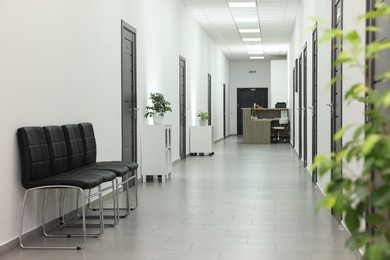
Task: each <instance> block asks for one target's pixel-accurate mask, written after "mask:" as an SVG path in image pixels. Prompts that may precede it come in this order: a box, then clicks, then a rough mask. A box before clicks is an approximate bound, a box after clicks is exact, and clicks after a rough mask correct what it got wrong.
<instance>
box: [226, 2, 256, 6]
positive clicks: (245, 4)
mask: <svg viewBox="0 0 390 260" xmlns="http://www.w3.org/2000/svg"><path fill="white" fill-rule="evenodd" d="M229 7H256V2H229Z"/></svg>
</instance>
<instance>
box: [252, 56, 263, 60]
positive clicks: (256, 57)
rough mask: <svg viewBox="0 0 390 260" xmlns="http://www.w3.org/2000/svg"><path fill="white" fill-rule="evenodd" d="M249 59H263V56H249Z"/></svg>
mask: <svg viewBox="0 0 390 260" xmlns="http://www.w3.org/2000/svg"><path fill="white" fill-rule="evenodd" d="M249 59H251V60H264V57H263V56H251V57H249Z"/></svg>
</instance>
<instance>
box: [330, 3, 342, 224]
mask: <svg viewBox="0 0 390 260" xmlns="http://www.w3.org/2000/svg"><path fill="white" fill-rule="evenodd" d="M332 4H333V6H332V28H335V29H340V30H342V29H343V0H332ZM342 49H343V42H342V39H340V38H337V39H333V40H332V68H331V71H332V79H335V78H338V80H337V81H335V82H334V83H333V84H332V86H331V104H330V108H331V136H330V138H331V139H330V140H331V152H334V153H336V154H337V153H338V152H340V150H341V147H342V144H343V141H342V138H340V139H339V140H337V141H334V136H335V135H336V133H337V131H339V130H340V129H341V128H342V127H343V82H342V75H343V66H342V65H341V64H336V60H337V58H338V56H339V55H340V53H341V52H342ZM333 175H334V174H333V172H332V174H331V176H332V178H333ZM332 214H333V215H334V216H335V217H336V219H337V220H338V221H339V222H341V219H342V215H341V214H340V213H339V212H336V211H335V210H334V209H332Z"/></svg>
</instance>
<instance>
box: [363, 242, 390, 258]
mask: <svg viewBox="0 0 390 260" xmlns="http://www.w3.org/2000/svg"><path fill="white" fill-rule="evenodd" d="M389 258H390V244H389V243H388V242H385V241H381V242H377V243H375V244H370V245H369V246H368V247H367V249H366V251H365V253H364V256H363V259H364V260H387V259H389Z"/></svg>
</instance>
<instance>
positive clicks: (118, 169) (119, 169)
mask: <svg viewBox="0 0 390 260" xmlns="http://www.w3.org/2000/svg"><path fill="white" fill-rule="evenodd" d="M82 169H85V170H96V171H99V170H100V171H102V170H103V171H111V172H113V173H114V174H115V175H116V177H123V176H125V175H126V174H128V173H129V169H128V168H127V167H126V166H122V165H110V164H106V165H99V164H98V163H90V164H87V165H85V166H83V168H82Z"/></svg>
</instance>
